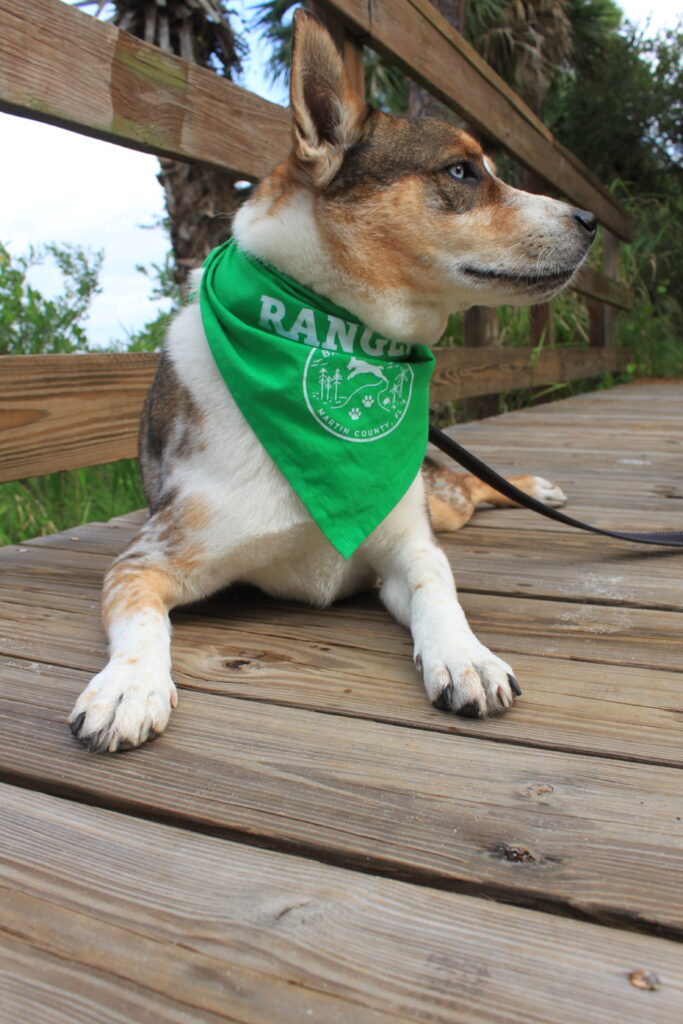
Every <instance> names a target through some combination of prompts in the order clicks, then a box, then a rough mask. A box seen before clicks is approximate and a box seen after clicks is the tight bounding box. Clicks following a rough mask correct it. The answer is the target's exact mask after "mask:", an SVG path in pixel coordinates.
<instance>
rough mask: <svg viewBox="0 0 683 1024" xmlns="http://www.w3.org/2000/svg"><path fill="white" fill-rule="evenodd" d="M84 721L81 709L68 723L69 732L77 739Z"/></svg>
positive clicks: (83, 713) (83, 712)
mask: <svg viewBox="0 0 683 1024" xmlns="http://www.w3.org/2000/svg"><path fill="white" fill-rule="evenodd" d="M84 721H85V711H81V713H80V715H77V716H76V718H74V720H73V722H70V723H69V728H70V729H71V732H72V733H73V734H74V736H75V737H76V739H78V734H79V732H80V731H81V726H82V725H83V722H84Z"/></svg>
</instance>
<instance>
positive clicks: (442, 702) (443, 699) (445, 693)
mask: <svg viewBox="0 0 683 1024" xmlns="http://www.w3.org/2000/svg"><path fill="white" fill-rule="evenodd" d="M452 702H453V683H449V684H448V686H444V688H443V690H442V691H441V693H440V694H439V696H438V697H437V698H436V699H435V700H433V701H432V707H435V708H436V709H437V711H450V709H451V706H452Z"/></svg>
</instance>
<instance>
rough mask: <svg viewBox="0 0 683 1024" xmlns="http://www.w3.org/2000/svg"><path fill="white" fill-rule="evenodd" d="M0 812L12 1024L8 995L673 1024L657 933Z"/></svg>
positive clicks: (21, 795)
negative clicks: (637, 980) (651, 980)
mask: <svg viewBox="0 0 683 1024" xmlns="http://www.w3.org/2000/svg"><path fill="white" fill-rule="evenodd" d="M2 799H3V817H2V821H0V849H2V852H3V859H2V867H0V884H2V885H3V886H6V887H7V888H5V889H4V893H5V899H4V900H3V910H2V911H1V912H0V927H2V928H3V929H4V931H5V933H7V932H11V934H12V939H11V940H10V943H11V944H7V950H8V955H9V956H10V957H11V959H9V960H7V959H4V958H3V964H4V968H5V972H6V981H7V987H3V991H4V993H5V997H6V999H7V1001H6V1002H4V1005H5V1007H6V1014H7V1015H5V1016H2V1011H0V1019H3V1020H6V1021H7V1022H8V1024H9V1022H10V1021H11V1022H12V1024H15V1021H17V1020H28V1019H30V1018H29V1017H28V1016H26V1015H25V1014H23V1013H21V1012H16V1009H17V1004H16V1003H15V1002H14V1000H15V999H16V998H17V994H16V993H17V989H19V993H20V994H25V993H26V991H27V989H28V990H30V992H31V996H32V997H33V998H34V999H35V1000H36V1001H35V1002H33V1003H32V1008H33V1009H34V1012H35V1013H36V1015H37V1016H40V1019H41V1021H42V1020H45V1021H50V1022H51V1024H52V1022H53V1021H54V1022H57V1021H59V1022H64V1024H66V1022H67V1021H68V1022H69V1024H71V1021H79V1022H80V1021H81V1020H82V1019H88V1020H91V1019H99V1020H103V1019H106V1020H114V1019H115V1020H117V1021H118V1020H136V1021H137V1020H142V1019H144V1020H147V1019H149V1020H150V1021H151V1020H160V1019H163V1020H172V1021H174V1022H175V1021H176V1020H182V1021H185V1020H188V1021H189V1020H192V1021H195V1020H202V1021H203V1020H208V1019H210V1020H214V1019H220V1020H223V1019H226V1018H229V1019H231V1020H239V1021H249V1022H252V1024H271V1022H272V1021H275V1020H277V1021H278V1022H279V1021H282V1022H283V1024H284V1022H289V1021H292V1022H293V1021H296V1022H297V1024H298V1022H300V1021H302V1020H306V1019H307V1018H308V1017H312V1018H313V1019H314V1020H322V1021H325V1022H326V1024H327V1022H329V1024H342V1022H346V1021H348V1022H354V1024H355V1022H366V1021H368V1022H369V1021H371V1020H372V1021H374V1020H377V1021H379V1022H382V1021H394V1020H396V1021H398V1020H402V1021H411V1022H412V1021H416V1020H430V1021H433V1022H435V1024H454V1022H455V1021H456V1020H457V1021H458V1022H462V1024H475V1022H476V1024H489V1022H490V1024H494V1022H495V1024H518V1022H519V1021H520V1020H525V1021H532V1020H533V1021H539V1022H541V1021H550V1020H552V1022H553V1024H570V1022H571V1024H574V1021H576V1019H577V1018H579V1017H580V1019H581V1020H582V1021H585V1022H586V1024H604V1021H605V1020H607V1019H618V1020H619V1021H620V1022H623V1024H652V1021H653V1020H655V1019H656V1020H657V1022H658V1024H669V1022H670V1024H674V1022H676V1024H677V1022H678V1010H679V1008H680V999H681V997H682V994H683V970H682V968H681V960H680V949H679V947H678V946H676V945H675V944H673V943H671V942H668V941H666V940H663V939H658V938H650V937H644V936H636V935H631V934H628V933H616V932H614V931H613V930H607V929H605V928H602V927H599V926H596V925H592V924H585V923H582V922H576V921H569V920H564V921H562V933H561V934H562V940H561V942H560V943H559V944H558V941H557V936H558V922H557V921H556V920H554V919H552V918H550V917H548V916H546V915H545V914H540V913H536V912H533V911H529V910H523V909H519V908H516V907H510V906H505V905H496V904H492V903H484V902H483V901H481V900H478V899H474V898H471V897H467V896H460V895H457V894H454V893H446V892H431V891H429V890H428V889H425V888H418V887H415V886H412V885H407V884H404V883H399V882H394V881H391V880H387V879H381V878H373V877H371V876H367V875H363V874H360V873H353V872H349V871H344V870H343V869H341V868H335V867H330V866H326V865H321V864H318V863H316V862H314V861H308V860H304V859H301V858H293V857H289V856H286V855H283V854H278V853H273V852H270V851H266V850H258V849H253V848H250V847H245V846H240V845H238V844H236V843H233V842H230V841H225V840H220V839H216V838H211V837H205V836H199V835H196V834H192V833H188V832H184V831H181V830H180V829H177V828H176V829H170V828H166V827H162V826H160V825H157V824H151V823H148V822H144V821H140V820H136V819H131V818H126V817H125V816H122V815H118V814H114V813H112V812H108V811H102V810H99V809H97V808H94V807H86V806H79V805H75V804H72V803H69V802H67V801H64V800H56V799H54V798H51V797H47V796H45V795H43V794H39V793H31V792H27V791H21V790H17V789H15V788H14V787H9V786H6V787H3V788H2ZM74 833H76V834H77V835H78V843H77V844H75V843H74V842H73V836H74ZM160 865H163V869H162V870H160ZM207 878H210V880H211V884H210V885H209V886H208V887H207V883H206V880H207ZM103 879H106V894H104V893H102V880H103ZM17 935H19V936H21V945H19V944H18V943H17V939H16V936H17ZM550 947H552V948H553V949H554V953H553V956H552V957H549V956H548V948H550ZM520 959H521V962H522V963H523V969H521V968H520ZM17 961H20V963H21V966H22V967H23V971H22V972H21V975H20V980H19V984H17V980H16V978H17V970H16V966H15V965H16V964H17ZM46 962H47V963H48V964H49V966H48V967H47V968H46ZM10 965H11V966H10ZM31 966H32V967H33V977H31V971H30V968H31ZM0 970H1V968H0ZM637 970H641V971H649V972H651V973H652V974H654V975H655V976H656V977H657V979H658V990H657V991H647V990H643V989H638V988H637V987H635V986H634V985H633V984H632V983H631V982H630V976H631V975H632V973H633V972H634V971H637ZM50 972H54V973H58V977H57V978H56V979H55V978H53V977H52V976H51V973H50ZM65 975H69V976H70V977H68V978H67V980H66V981H65V978H64V976H65ZM38 979H40V981H42V983H43V984H42V986H41V984H40V983H39V980H38ZM76 979H78V982H77V983H76V984H74V983H75V982H76ZM531 979H533V980H531ZM113 984H116V991H115V993H113V992H112V991H111V986H112V985H113ZM74 989H76V992H75V993H74V995H75V996H77V997H78V998H76V999H75V1004H76V1010H75V1012H73V1013H72V1014H68V1012H65V1011H68V1009H69V1008H70V1005H69V1003H67V1005H66V1006H65V1005H64V1004H65V1002H66V1000H67V999H68V997H69V995H70V994H71V993H73V990H74ZM60 997H61V998H60ZM84 1003H85V1004H86V1005H88V1006H89V1008H90V1015H89V1016H87V1017H86V1016H85V1015H84V1016H79V1011H80V1012H82V1011H81V1007H82V1006H83V1004H84ZM19 1005H22V1004H19ZM44 1006H45V1007H46V1010H45V1015H43V1014H42V1012H40V1011H42V1009H43V1007H44ZM112 1006H113V1007H114V1008H115V1013H116V1017H114V1016H113V1015H112V1012H111V1007H112ZM98 1008H100V1014H99V1015H98V1014H97V1009H98ZM143 1008H144V1009H145V1010H146V1011H147V1013H148V1014H149V1017H148V1015H147V1013H146V1014H145V1016H144V1018H143V1017H142V1015H141V1010H142V1009H143ZM171 1008H172V1011H173V1012H169V1011H170V1010H171ZM10 1009H14V1010H15V1012H14V1015H13V1016H10V1015H9V1011H10ZM126 1011H127V1016H126V1015H125V1014H126ZM198 1013H200V1014H201V1016H197V1015H196V1014H198ZM205 1015H206V1016H205Z"/></svg>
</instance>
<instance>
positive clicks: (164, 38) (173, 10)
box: [75, 0, 246, 285]
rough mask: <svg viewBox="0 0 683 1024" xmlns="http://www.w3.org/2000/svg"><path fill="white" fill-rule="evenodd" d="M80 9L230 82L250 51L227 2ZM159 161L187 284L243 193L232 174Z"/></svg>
mask: <svg viewBox="0 0 683 1024" xmlns="http://www.w3.org/2000/svg"><path fill="white" fill-rule="evenodd" d="M75 6H77V7H86V8H87V7H94V8H96V10H95V11H94V12H93V13H94V14H95V16H100V15H101V14H102V13H103V12H104V13H105V16H107V17H108V18H109V20H111V21H112V22H113V23H114V24H115V25H116V26H117V27H118V28H120V29H123V30H125V31H126V32H130V33H131V34H132V35H134V36H137V37H138V38H139V39H144V40H145V42H147V43H153V44H154V45H155V46H159V47H161V49H162V50H166V51H168V52H169V53H173V54H176V55H177V56H180V57H183V58H184V59H185V60H188V61H192V62H193V63H195V64H199V65H200V66H201V67H204V68H208V69H210V70H211V71H214V72H215V73H216V74H218V75H221V76H223V77H225V78H231V77H232V75H233V74H234V73H235V72H239V71H240V70H241V65H240V61H241V58H242V56H243V55H244V53H245V50H246V47H245V45H244V43H243V41H242V40H241V39H240V38H239V36H238V35H236V34H235V32H234V31H233V29H232V26H231V25H230V21H229V18H228V14H229V11H228V7H227V5H226V3H225V0H78V2H77V3H76V5H75ZM159 162H160V164H161V170H160V173H159V181H160V183H161V185H162V186H163V188H164V193H165V198H166V211H167V214H168V223H169V228H170V234H171V245H172V247H173V255H174V257H175V278H176V281H177V283H178V284H181V285H182V284H185V282H186V280H187V275H188V272H189V271H190V269H191V268H192V267H196V266H199V265H200V264H201V263H202V261H203V260H204V258H205V257H206V256H207V254H208V253H209V252H210V251H211V249H213V248H214V247H215V246H216V245H219V244H220V243H221V242H223V241H224V240H225V238H226V236H227V235H228V234H229V233H230V218H231V215H232V214H233V213H234V212H235V210H236V209H237V208H238V206H239V205H240V202H241V200H242V196H243V193H240V192H239V191H238V190H236V189H235V181H236V177H235V175H233V174H231V173H230V172H229V171H225V170H221V169H220V168H216V167H208V166H205V165H200V164H189V163H184V162H182V161H180V160H170V159H167V158H162V159H161V160H160V161H159Z"/></svg>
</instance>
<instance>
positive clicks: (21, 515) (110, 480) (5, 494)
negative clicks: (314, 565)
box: [0, 459, 146, 544]
mask: <svg viewBox="0 0 683 1024" xmlns="http://www.w3.org/2000/svg"><path fill="white" fill-rule="evenodd" d="M145 504H146V502H145V498H144V495H143V493H142V486H141V483H140V473H139V470H138V466H137V463H136V461H135V459H124V460H122V461H121V462H112V463H109V464H108V465H106V466H89V467H88V468H87V469H72V470H67V471H64V472H61V473H48V474H46V475H45V476H38V477H31V478H29V479H27V480H17V481H14V482H12V483H5V484H0V544H19V543H21V541H23V540H28V539H29V538H30V537H37V536H42V535H44V534H47V533H55V532H58V531H59V530H68V529H70V528H71V527H74V526H80V525H81V524H82V523H88V522H91V521H92V520H98V521H106V520H108V519H111V518H112V517H113V516H120V515H124V514H125V513H126V512H132V511H133V510H134V509H137V508H142V507H143V506H144V505H145Z"/></svg>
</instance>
